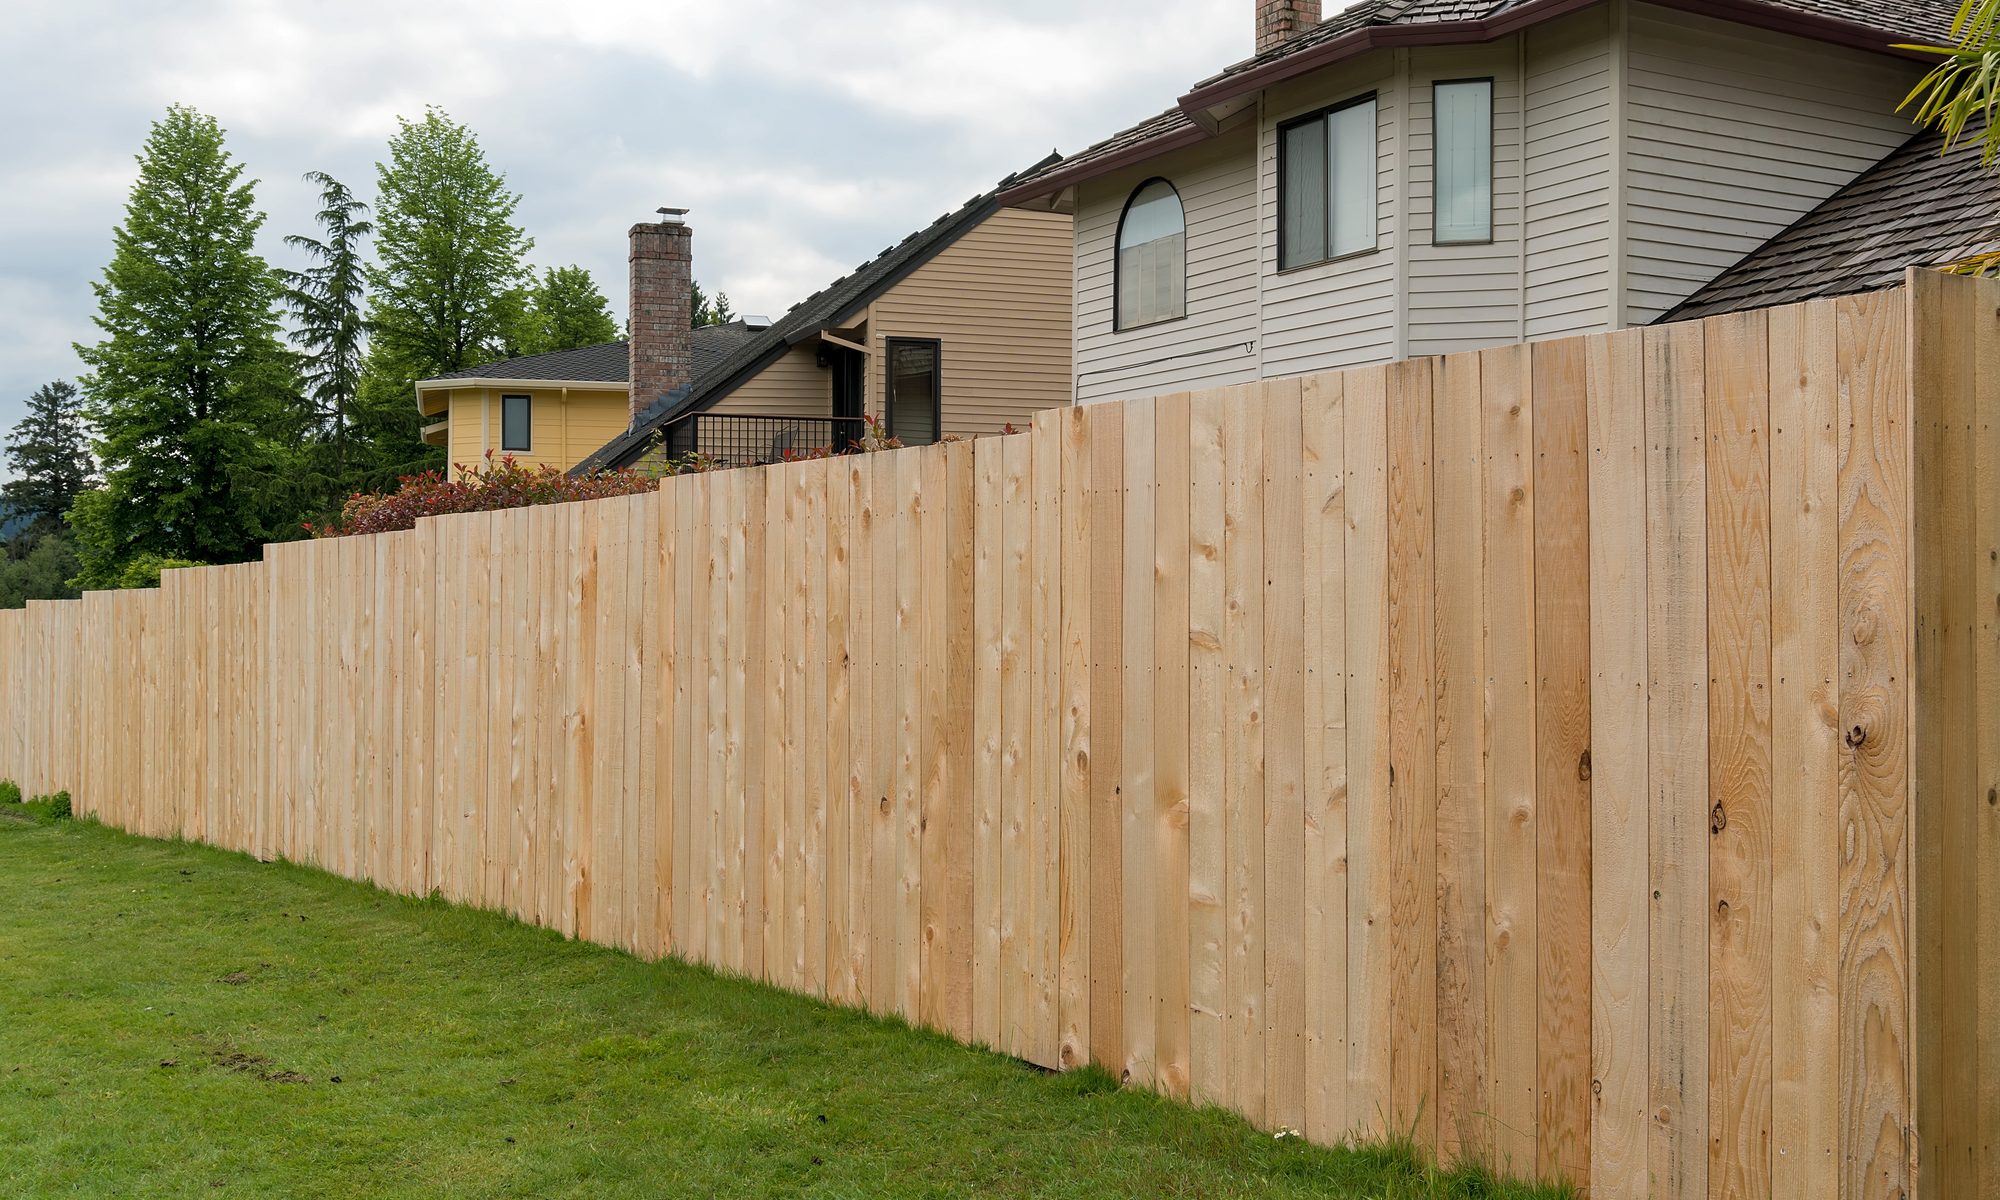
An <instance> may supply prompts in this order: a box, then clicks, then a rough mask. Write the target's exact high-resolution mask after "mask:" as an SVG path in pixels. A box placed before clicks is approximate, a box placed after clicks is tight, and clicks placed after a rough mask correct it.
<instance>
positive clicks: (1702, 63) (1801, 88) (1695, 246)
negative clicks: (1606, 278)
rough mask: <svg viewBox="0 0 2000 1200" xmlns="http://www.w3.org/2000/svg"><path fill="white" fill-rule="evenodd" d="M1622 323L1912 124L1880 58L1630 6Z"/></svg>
mask: <svg viewBox="0 0 2000 1200" xmlns="http://www.w3.org/2000/svg"><path fill="white" fill-rule="evenodd" d="M1629 20H1630V27H1629V34H1628V46H1629V52H1628V54H1629V57H1628V60H1627V61H1628V64H1629V84H1628V91H1627V103H1628V113H1629V118H1628V119H1629V124H1628V135H1627V136H1628V159H1627V162H1628V166H1629V174H1628V175H1627V180H1626V200H1627V205H1628V214H1629V215H1628V221H1627V228H1628V237H1627V247H1628V249H1627V253H1628V260H1627V261H1628V271H1627V278H1628V284H1627V287H1628V290H1627V296H1626V309H1625V313H1626V319H1627V320H1628V321H1630V322H1632V323H1634V324H1640V323H1644V322H1646V321H1650V320H1652V319H1653V318H1654V317H1656V316H1658V315H1659V314H1660V313H1662V312H1664V311H1666V310H1667V309H1668V308H1671V307H1672V306H1673V305H1674V304H1676V303H1678V302H1679V301H1681V300H1683V299H1685V298H1686V297H1687V296H1688V295H1689V293H1691V292H1693V291H1694V290H1695V288H1697V287H1699V286H1700V285H1701V284H1703V283H1705V282H1707V281H1708V280H1709V279H1712V278H1713V277H1714V276H1715V275H1717V274H1718V273H1720V272H1721V271H1722V270H1723V269H1724V268H1726V267H1728V266H1730V265H1731V264H1733V263H1735V262H1736V261H1737V260H1738V259H1741V258H1742V257H1743V256H1744V255H1745V254H1748V253H1749V252H1750V251H1752V250H1754V249H1756V248H1757V247H1758V246H1759V245H1761V244H1763V243H1764V241H1766V240H1767V239H1769V238H1770V237H1771V236H1772V235H1773V234H1776V233H1778V232H1779V231H1781V230H1783V229H1784V228H1785V227H1787V226H1788V225H1790V224H1791V223H1792V222H1793V221H1794V220H1796V219H1798V218H1799V217H1800V216H1802V215H1804V214H1805V213H1806V212H1807V211H1808V210H1810V209H1811V208H1812V207H1813V206H1814V205H1816V204H1818V203H1819V202H1820V201H1822V200H1824V199H1826V198H1827V197H1828V196H1830V195H1832V194H1833V193H1834V192H1835V191H1837V190H1839V188H1840V186H1841V185H1842V184H1844V183H1846V182H1847V181H1848V180H1850V179H1852V178H1853V177H1854V176H1855V175H1858V174H1860V173H1861V172H1862V171H1863V170H1865V169H1866V168H1867V167H1868V166H1869V165H1870V164H1872V163H1874V162H1876V161H1877V160H1879V159H1880V158H1881V157H1882V156H1883V155H1885V154H1887V153H1888V152H1889V151H1890V150H1893V149H1894V148H1896V147H1897V146H1899V145H1901V144H1902V143H1903V142H1904V141H1905V140H1906V139H1908V138H1909V137H1910V135H1911V134H1912V133H1914V132H1915V130H1914V129H1913V127H1912V126H1911V125H1910V124H1909V122H1908V120H1907V118H1906V117H1905V116H1903V115H1899V114H1898V113H1897V112H1896V106H1897V104H1898V103H1899V102H1900V101H1901V100H1902V98H1903V96H1904V95H1905V94H1907V93H1908V91H1909V89H1910V87H1911V85H1912V84H1913V83H1914V82H1915V81H1916V79H1917V77H1918V75H1919V74H1920V73H1921V70H1922V69H1921V68H1920V67H1919V66H1918V65H1916V64H1914V63H1908V62H1903V61H1900V60H1897V59H1892V58H1890V57H1888V56H1886V55H1880V54H1869V53H1866V52H1863V51H1859V50H1847V49H1843V48H1841V47H1837V46H1828V45H1825V44H1822V43H1816V42H1808V41H1805V40H1803V39H1800V38H1796V37H1792V36H1789V35H1786V34H1780V33H1769V32H1766V31H1763V30H1758V29H1749V28H1746V27H1743V26H1740V25H1734V24H1730V23H1728V22H1724V21H1717V20H1713V19H1711V18H1708V17H1698V16H1693V15H1690V14H1686V13H1681V12H1676V11H1672V10H1668V9H1663V8H1658V7H1655V6H1653V5H1649V4H1633V5H1631V7H1630V17H1629Z"/></svg>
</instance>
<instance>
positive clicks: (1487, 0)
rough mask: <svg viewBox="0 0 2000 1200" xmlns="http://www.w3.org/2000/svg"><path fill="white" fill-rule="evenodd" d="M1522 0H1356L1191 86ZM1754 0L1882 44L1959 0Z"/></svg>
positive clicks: (1084, 155)
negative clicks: (1875, 35) (1860, 32)
mask: <svg viewBox="0 0 2000 1200" xmlns="http://www.w3.org/2000/svg"><path fill="white" fill-rule="evenodd" d="M1525 3H1526V0H1359V2H1358V3H1356V4H1353V5H1351V6H1349V7H1347V8H1345V9H1342V10H1341V11H1340V12H1337V13H1335V14H1333V15H1332V16H1330V17H1328V18H1327V19H1326V20H1324V21H1322V22H1320V23H1319V24H1318V25H1315V26H1313V27H1312V28H1311V29H1308V30H1305V31H1304V32H1302V33H1299V34H1296V35H1294V36H1292V37H1291V38H1288V39H1286V40H1285V41H1283V42H1280V43H1279V44H1278V45H1276V46H1273V47H1271V48H1270V49H1268V50H1266V51H1264V52H1263V53H1261V54H1256V55H1252V56H1251V57H1249V58H1246V59H1244V60H1242V61H1241V62H1238V63H1234V64H1232V65H1230V66H1228V67H1226V68H1224V69H1223V70H1222V71H1220V72H1218V73H1216V74H1215V75H1212V76H1210V77H1209V78H1207V79H1204V80H1202V81H1201V82H1199V83H1197V84H1195V85H1194V87H1193V89H1191V91H1193V92H1200V91H1202V90H1203V89H1205V88H1209V87H1212V86H1214V85H1217V84H1221V83H1225V82H1226V81H1228V80H1230V79H1232V78H1234V77H1236V76H1239V75H1243V74H1246V73H1248V72H1251V71H1256V70H1260V69H1262V68H1264V67H1267V66H1271V65H1272V64H1274V63H1278V62H1281V61H1283V60H1285V59H1288V58H1292V57H1295V56H1297V55H1300V54H1303V53H1305V52H1307V51H1309V50H1312V49H1313V48H1315V47H1317V46H1322V45H1324V44H1326V43H1328V42H1332V41H1336V40H1338V39H1340V38H1342V37H1345V36H1347V35H1348V34H1351V33H1354V32H1356V31H1357V30H1361V29H1366V28H1370V27H1378V28H1379V27H1384V26H1413V25H1429V24H1440V23H1445V22H1454V21H1477V20H1482V19H1485V18H1489V17H1499V16H1501V15H1503V14H1505V13H1507V12H1508V11H1509V10H1512V9H1519V8H1522V7H1525ZM1751 5H1752V6H1754V7H1762V8H1765V9H1769V10H1772V12H1773V13H1774V14H1782V13H1795V14H1798V15H1801V16H1807V17H1819V18H1824V19H1828V20H1835V21H1844V22H1847V23H1848V24H1850V25H1855V26H1859V27H1862V28H1866V29H1877V30H1881V31H1883V33H1884V34H1885V35H1887V36H1885V37H1884V38H1883V39H1882V40H1883V45H1884V48H1885V49H1886V48H1887V46H1888V44H1889V43H1891V42H1896V41H1914V42H1920V43H1944V42H1949V41H1950V39H1951V22H1952V18H1953V16H1955V15H1956V14H1957V12H1958V4H1957V0H1751ZM1196 130H1197V126H1196V124H1195V121H1194V118H1193V117H1191V116H1190V115H1189V114H1188V113H1187V112H1185V111H1184V110H1182V109H1180V108H1178V107H1176V108H1171V109H1168V110H1167V111H1166V112H1163V113H1161V114H1159V115H1158V116H1155V117H1149V118H1148V119H1146V120H1144V121H1141V122H1140V123H1139V124H1137V125H1134V126H1133V127H1132V128H1130V129H1126V130H1121V131H1120V132H1118V133H1115V134H1113V135H1112V136H1110V137H1108V138H1106V139H1104V140H1103V141H1101V142H1098V143H1096V144H1094V145H1091V146H1087V147H1085V148H1084V149H1082V150H1079V151H1077V152H1076V153H1074V154H1071V155H1069V156H1068V157H1067V158H1062V159H1058V160H1056V161H1053V162H1051V163H1049V164H1047V165H1046V166H1043V167H1039V168H1037V169H1035V170H1032V171H1029V172H1026V173H1024V174H1023V175H1022V177H1021V178H1020V180H1019V181H1018V182H1017V185H1016V189H1015V190H1016V194H1017V195H1019V194H1021V191H1022V186H1021V185H1028V184H1034V183H1037V182H1040V181H1041V180H1044V179H1047V178H1049V177H1051V176H1055V175H1063V176H1065V177H1068V176H1071V175H1072V174H1073V173H1074V172H1076V171H1078V170H1080V169H1083V168H1087V167H1089V166H1091V165H1092V164H1095V163H1099V162H1102V161H1103V160H1105V159H1109V158H1113V157H1116V156H1119V155H1123V154H1125V153H1126V152H1127V151H1129V150H1131V149H1133V148H1135V147H1138V146H1141V145H1144V144H1146V143H1148V142H1155V141H1161V140H1163V139H1166V138H1169V137H1172V136H1174V135H1176V134H1182V135H1186V136H1196Z"/></svg>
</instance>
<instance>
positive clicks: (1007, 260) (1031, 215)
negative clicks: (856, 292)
mask: <svg viewBox="0 0 2000 1200" xmlns="http://www.w3.org/2000/svg"><path fill="white" fill-rule="evenodd" d="M1070 242H1071V239H1070V218H1069V216H1068V215H1067V214H1064V213H1044V212H1028V211H1024V210H1022V209H1013V208H1003V209H1001V210H1000V211H999V212H997V213H995V214H993V215H992V216H990V217H988V218H987V219H986V220H984V221H982V222H980V223H979V225H977V226H976V227H974V228H973V229H971V230H969V231H967V232H966V233H965V235H964V236H962V237H960V238H959V239H958V240H957V241H955V242H953V243H952V244H951V245H949V246H947V247H945V248H944V249H943V250H941V251H939V252H938V253H937V255H936V256H935V257H933V258H932V259H931V260H930V261H928V262H926V263H925V264H924V265H923V266H921V267H918V268H917V269H916V270H914V271H912V272H910V274H909V276H908V277H906V278H905V279H903V280H902V281H900V282H898V283H897V284H896V285H895V286H893V287H891V288H890V289H889V290H888V291H886V292H884V293H883V294H882V295H881V296H879V297H877V298H876V300H875V303H874V304H873V305H871V306H870V307H869V310H868V316H867V320H868V346H869V350H870V353H869V356H868V371H867V390H866V396H867V403H868V410H869V411H870V412H872V413H874V414H875V415H877V416H878V417H879V416H880V415H881V411H882V382H883V381H882V373H883V371H884V369H885V368H884V363H885V362H886V361H887V354H886V350H885V347H886V344H887V339H889V338H926V339H931V338H934V339H936V340H937V341H939V342H940V343H942V346H941V348H940V349H941V354H940V370H941V372H942V379H943V394H942V396H941V397H940V401H939V407H940V410H941V411H940V430H941V432H943V433H947V434H957V435H959V436H961V437H974V436H978V435H980V434H986V433H998V432H999V431H1000V428H1001V426H1003V425H1007V424H1013V425H1019V426H1025V425H1027V423H1028V421H1029V420H1030V418H1032V417H1033V416H1034V414H1035V413H1036V412H1037V411H1039V410H1041V409H1044V408H1055V407H1057V406H1059V405H1065V404H1068V403H1069V402H1070V304H1071V296H1070V257H1071V244H1070ZM821 375H822V376H826V375H827V373H826V372H821ZM822 386H823V387H830V384H826V385H822ZM828 394H829V395H830V392H829V393H828ZM822 403H823V404H824V403H825V401H823V402H822ZM822 411H825V410H824V408H822Z"/></svg>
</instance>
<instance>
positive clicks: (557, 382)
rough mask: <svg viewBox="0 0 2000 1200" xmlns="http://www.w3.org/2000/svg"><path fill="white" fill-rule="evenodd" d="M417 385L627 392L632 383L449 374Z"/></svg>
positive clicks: (428, 387) (429, 387) (423, 388)
mask: <svg viewBox="0 0 2000 1200" xmlns="http://www.w3.org/2000/svg"><path fill="white" fill-rule="evenodd" d="M415 387H416V389H417V390H418V391H420V392H424V391H432V392H434V391H439V390H441V389H446V390H448V389H456V388H496V387H531V388H571V389H575V390H581V391H599V392H614V391H615V392H625V391H630V390H631V388H632V385H631V384H629V383H626V382H625V381H624V380H622V379H621V380H612V379H514V378H502V377H500V376H497V375H496V376H490V377H489V376H485V375H457V376H447V377H445V378H443V379H419V380H417V382H416V384H415Z"/></svg>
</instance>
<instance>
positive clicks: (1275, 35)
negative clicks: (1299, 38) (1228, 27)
mask: <svg viewBox="0 0 2000 1200" xmlns="http://www.w3.org/2000/svg"><path fill="white" fill-rule="evenodd" d="M1317 24H1319V0H1257V53H1259V54H1262V53H1264V51H1266V50H1269V49H1270V48H1271V47H1273V46H1275V45H1277V44H1278V43H1280V42H1282V41H1285V40H1286V39H1288V38H1290V37H1291V36H1292V35H1293V34H1296V33H1304V32H1305V31H1306V30H1308V29H1311V28H1312V27H1313V26H1315V25H1317Z"/></svg>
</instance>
